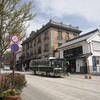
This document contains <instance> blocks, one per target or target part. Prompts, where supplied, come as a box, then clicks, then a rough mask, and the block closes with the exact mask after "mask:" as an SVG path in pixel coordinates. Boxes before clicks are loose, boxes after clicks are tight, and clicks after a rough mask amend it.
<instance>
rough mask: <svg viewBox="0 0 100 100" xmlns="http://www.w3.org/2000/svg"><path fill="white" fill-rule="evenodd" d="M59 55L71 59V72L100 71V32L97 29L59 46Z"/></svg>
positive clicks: (69, 66) (69, 69) (69, 67)
mask: <svg viewBox="0 0 100 100" xmlns="http://www.w3.org/2000/svg"><path fill="white" fill-rule="evenodd" d="M58 51H59V57H61V58H66V59H67V60H68V61H69V65H68V71H69V72H71V73H82V74H85V73H100V33H99V30H98V29H96V30H94V31H91V32H89V33H86V34H84V35H81V36H79V37H77V38H75V39H72V40H70V41H68V42H67V43H65V44H63V45H62V46H60V47H59V48H58Z"/></svg>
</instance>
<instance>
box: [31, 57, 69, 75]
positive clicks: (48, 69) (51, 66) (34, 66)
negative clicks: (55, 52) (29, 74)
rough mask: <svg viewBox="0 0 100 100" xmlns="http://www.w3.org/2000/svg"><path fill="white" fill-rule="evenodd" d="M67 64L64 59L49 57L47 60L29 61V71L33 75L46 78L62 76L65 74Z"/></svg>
mask: <svg viewBox="0 0 100 100" xmlns="http://www.w3.org/2000/svg"><path fill="white" fill-rule="evenodd" d="M67 65H68V62H67V61H66V59H64V58H55V57H50V58H48V59H36V60H31V61H30V65H29V69H30V70H31V71H33V73H34V74H43V75H46V76H62V75H65V73H66V72H67Z"/></svg>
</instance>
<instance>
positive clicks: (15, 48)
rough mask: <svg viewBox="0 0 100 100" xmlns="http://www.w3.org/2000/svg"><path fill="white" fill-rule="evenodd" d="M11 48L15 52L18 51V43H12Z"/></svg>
mask: <svg viewBox="0 0 100 100" xmlns="http://www.w3.org/2000/svg"><path fill="white" fill-rule="evenodd" d="M10 48H11V50H12V51H13V52H17V51H18V50H19V46H18V44H12V45H11V47H10Z"/></svg>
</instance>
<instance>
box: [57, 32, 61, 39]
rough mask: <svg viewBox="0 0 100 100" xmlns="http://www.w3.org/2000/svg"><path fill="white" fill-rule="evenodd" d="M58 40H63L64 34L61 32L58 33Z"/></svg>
mask: <svg viewBox="0 0 100 100" xmlns="http://www.w3.org/2000/svg"><path fill="white" fill-rule="evenodd" d="M57 39H58V40H61V39H62V32H61V31H58V37H57Z"/></svg>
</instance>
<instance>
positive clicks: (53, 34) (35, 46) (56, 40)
mask: <svg viewBox="0 0 100 100" xmlns="http://www.w3.org/2000/svg"><path fill="white" fill-rule="evenodd" d="M80 33H81V31H80V30H79V28H78V27H74V26H71V25H65V24H63V23H57V22H54V21H52V20H50V21H49V22H48V23H47V24H46V25H43V26H42V28H40V29H39V30H37V31H36V32H34V31H32V32H31V34H30V36H29V38H27V39H26V40H25V41H23V43H22V47H23V55H22V56H23V59H24V60H25V61H26V62H27V65H28V64H29V61H30V60H31V59H43V58H48V57H51V56H55V52H56V49H57V48H58V47H59V46H61V45H62V44H63V43H66V42H67V41H69V40H70V39H73V38H75V37H78V36H79V34H80Z"/></svg>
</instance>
